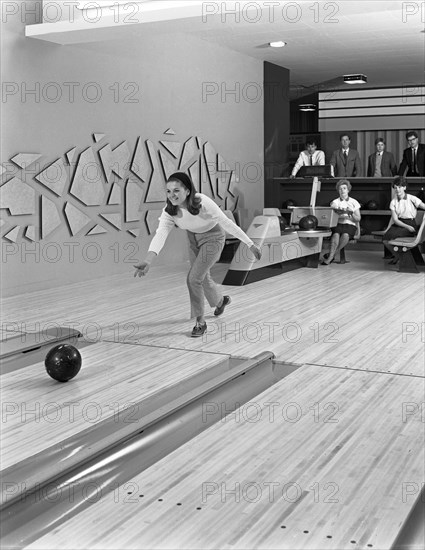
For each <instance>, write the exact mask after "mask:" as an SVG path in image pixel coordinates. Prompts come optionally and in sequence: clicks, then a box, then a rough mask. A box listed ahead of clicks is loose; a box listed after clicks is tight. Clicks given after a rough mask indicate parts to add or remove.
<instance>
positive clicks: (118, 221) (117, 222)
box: [101, 214, 122, 229]
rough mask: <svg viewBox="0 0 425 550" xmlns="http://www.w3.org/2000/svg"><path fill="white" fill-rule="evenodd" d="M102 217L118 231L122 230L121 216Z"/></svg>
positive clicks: (109, 215) (102, 215) (104, 215)
mask: <svg viewBox="0 0 425 550" xmlns="http://www.w3.org/2000/svg"><path fill="white" fill-rule="evenodd" d="M101 217H102V218H103V219H105V220H106V221H108V222H109V223H110V224H112V225H113V226H114V227H116V228H117V229H122V220H121V214H101Z"/></svg>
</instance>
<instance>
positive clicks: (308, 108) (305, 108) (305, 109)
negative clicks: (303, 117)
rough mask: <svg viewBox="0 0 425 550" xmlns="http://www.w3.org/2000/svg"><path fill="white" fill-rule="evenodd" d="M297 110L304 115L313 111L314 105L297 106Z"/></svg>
mask: <svg viewBox="0 0 425 550" xmlns="http://www.w3.org/2000/svg"><path fill="white" fill-rule="evenodd" d="M299 110H300V111H303V112H305V113H307V112H311V111H315V110H316V105H314V103H303V104H302V105H299Z"/></svg>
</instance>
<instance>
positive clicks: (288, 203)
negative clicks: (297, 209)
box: [282, 199, 297, 208]
mask: <svg viewBox="0 0 425 550" xmlns="http://www.w3.org/2000/svg"><path fill="white" fill-rule="evenodd" d="M282 206H283V208H289V207H290V206H297V203H296V202H295V201H293V200H292V199H288V200H287V201H285V202H284V203H283V205H282Z"/></svg>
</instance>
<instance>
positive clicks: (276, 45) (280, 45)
mask: <svg viewBox="0 0 425 550" xmlns="http://www.w3.org/2000/svg"><path fill="white" fill-rule="evenodd" d="M269 46H271V47H272V48H283V47H284V46H286V42H282V40H279V41H278V42H269Z"/></svg>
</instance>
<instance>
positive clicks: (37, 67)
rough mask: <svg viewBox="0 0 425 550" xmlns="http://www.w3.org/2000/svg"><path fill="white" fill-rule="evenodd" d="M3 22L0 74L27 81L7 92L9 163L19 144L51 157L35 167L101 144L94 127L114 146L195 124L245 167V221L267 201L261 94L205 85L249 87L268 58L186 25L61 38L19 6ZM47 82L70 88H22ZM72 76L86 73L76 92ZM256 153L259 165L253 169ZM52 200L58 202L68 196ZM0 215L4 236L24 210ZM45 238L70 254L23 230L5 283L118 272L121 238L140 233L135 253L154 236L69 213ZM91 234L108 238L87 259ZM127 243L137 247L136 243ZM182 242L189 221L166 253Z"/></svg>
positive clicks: (7, 260) (5, 152)
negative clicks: (86, 225)
mask: <svg viewBox="0 0 425 550" xmlns="http://www.w3.org/2000/svg"><path fill="white" fill-rule="evenodd" d="M26 4H27V9H28V5H30V4H35V2H27V3H26ZM35 22H36V20H34V19H33V20H32V21H31V18H30V17H28V18H27V21H26V23H27V24H29V23H35ZM2 34H3V38H2V47H3V59H2V61H3V67H2V78H3V81H4V82H8V83H14V85H15V86H16V85H17V86H18V88H19V93H16V94H14V95H10V96H7V97H6V98H4V99H3V105H2V111H3V122H2V125H3V142H2V151H1V161H2V163H3V164H7V163H8V161H9V159H10V158H11V157H13V156H14V155H16V154H17V153H41V154H42V155H43V158H42V159H41V162H40V164H39V167H38V168H42V167H43V166H44V165H46V166H47V165H49V164H50V163H52V162H53V161H55V160H56V159H58V158H61V157H62V158H64V154H65V153H66V152H67V151H69V150H70V149H72V148H73V147H75V146H76V147H77V152H81V151H83V150H84V149H86V148H87V147H89V146H92V145H95V144H94V142H93V139H92V137H91V135H92V133H93V132H99V133H105V134H107V140H106V141H105V142H104V143H110V144H111V145H112V147H116V146H117V145H119V144H120V143H121V142H123V141H124V140H127V142H128V144H129V147H130V149H131V150H133V149H134V147H135V144H136V141H137V138H138V137H139V136H140V137H141V138H142V140H146V139H150V140H152V141H153V142H154V144H155V145H157V144H158V141H159V140H161V139H164V138H165V136H164V135H163V132H164V131H165V130H166V129H167V128H169V127H172V128H173V129H174V130H175V131H176V134H177V135H176V137H175V139H179V140H180V141H185V140H187V139H188V138H189V137H191V136H195V135H196V136H200V137H202V138H203V140H205V141H209V142H210V143H211V144H212V145H213V146H214V148H215V149H216V150H217V152H218V153H220V154H221V155H222V156H223V157H224V158H225V159H226V160H227V161H228V163H229V164H230V166H231V167H232V168H237V169H238V172H239V176H240V181H239V183H238V185H237V192H238V194H239V195H240V203H239V206H240V207H241V208H242V212H243V214H244V217H243V224H244V225H245V226H246V225H247V224H248V223H249V221H250V219H252V217H253V216H254V214H255V213H256V212H258V211H259V210H260V209H262V207H263V192H264V178H263V174H262V166H263V98H262V97H260V98H258V100H256V101H252V97H250V98H246V97H244V96H243V94H241V95H240V96H239V97H235V96H234V95H232V94H228V95H226V94H225V95H224V96H222V95H221V93H217V94H215V95H211V96H208V97H205V96H204V97H203V93H202V90H203V85H204V84H205V83H206V82H213V83H216V85H218V87H219V89H220V91H222V90H225V89H227V88H229V89H230V88H234V87H235V83H241V84H242V87H243V86H244V85H245V84H246V83H250V82H251V83H252V82H254V83H258V84H259V85H260V86H262V83H263V66H262V62H260V61H258V60H255V59H252V58H249V57H247V56H244V55H241V54H239V53H236V52H233V51H230V50H227V49H224V48H221V47H219V46H217V45H214V44H211V43H208V42H206V41H204V40H201V39H198V38H195V37H191V36H188V35H184V34H178V33H175V34H167V35H153V36H150V37H149V38H144V37H143V36H134V34H132V33H129V37H128V40H126V41H125V42H123V41H114V42H103V43H96V44H90V45H83V44H80V45H72V46H59V45H56V44H52V43H48V42H43V41H39V40H34V39H27V38H25V35H24V22H23V21H22V17H21V13H18V14H17V15H15V16H13V17H9V18H8V20H7V21H6V22H4V23H3V24H2ZM49 82H54V83H57V84H58V85H59V87H60V89H61V90H62V97H61V98H60V100H59V101H57V102H49V101H48V100H46V99H45V97H43V94H42V93H41V94H40V97H39V98H35V97H34V96H33V95H30V94H28V93H27V94H26V95H25V93H24V92H25V89H27V90H30V89H34V87H35V86H36V83H40V89H41V90H43V86H45V85H46V84H47V83H49ZM67 82H76V83H78V86H76V87H75V98H74V100H73V101H71V97H70V92H69V85H68V86H66V84H65V83H67ZM89 82H95V83H97V85H98V87H99V88H100V90H101V91H102V96H101V98H99V100H98V101H96V102H89V101H87V98H85V97H84V96H83V93H82V89H83V87H84V85H86V84H87V83H89ZM114 83H118V89H119V90H120V92H121V94H120V98H119V99H118V100H117V98H116V97H115V98H114V92H113V91H112V90H110V87H111V86H113V85H114ZM127 83H135V84H136V85H137V86H138V90H139V91H138V92H137V94H135V96H134V99H136V100H137V102H133V103H126V102H125V101H124V99H125V97H126V95H127V94H128V91H132V90H134V87H131V88H129V89H128V90H127V92H126V91H125V89H124V86H125V85H126V84H127ZM93 90H94V88H93V89H92V90H91V91H92V92H93ZM50 91H53V88H52V89H51V90H50ZM22 93H24V95H23V96H22ZM102 143H103V142H102ZM251 163H252V165H255V166H258V167H259V169H258V170H251V171H247V170H245V168H244V167H246V166H250V165H251ZM35 173H37V172H35ZM18 175H19V174H18ZM33 176H34V173H31V171H30V170H27V171H26V172H25V173H21V174H20V177H21V178H22V179H23V180H25V182H26V183H27V184H28V185H30V186H34V181H33ZM1 181H2V183H4V182H5V181H7V176H6V177H5V176H4V175H3V177H2V180H1ZM49 197H50V196H49ZM50 198H52V197H50ZM52 200H54V201H56V204H57V205H58V207H60V205H61V199H60V198H53V199H52ZM155 207H157V208H161V207H162V204H157V205H156V206H155V205H152V208H155ZM1 218H2V219H3V220H4V221H5V222H6V223H5V224H4V225H3V226H2V228H1V231H2V236H3V235H4V234H5V232H6V229H5V228H8V229H9V228H10V226H11V224H12V223H15V224H16V221H17V220H16V217H14V218H15V219H13V220H12V219H11V217H10V216H8V214H7V211H6V210H4V209H2V210H1ZM20 218H21V219H20V220H18V221H19V224H20V225H21V226H22V227H24V226H25V224H28V223H30V220H29V219H27V218H26V217H25V216H22V217H20ZM47 241H48V242H53V243H57V244H58V245H59V246H61V247H62V250H63V254H62V257H61V258H60V259H58V260H57V261H56V260H55V261H51V260H49V259H48V258H47V259H46V257H45V256H48V254H43V246H45V245H46V242H44V241H42V242H40V243H38V245H39V247H41V248H39V250H38V255H37V254H35V255H32V254H30V255H28V254H26V252H27V251H29V250H32V249H34V248H35V246H36V245H35V244H34V243H31V242H29V241H26V240H25V239H24V238H21V239H20V242H18V243H17V246H16V247H12V246H10V245H9V244H8V243H7V241H5V240H4V239H2V252H3V257H2V282H3V289H4V290H3V292H4V293H6V294H13V293H22V292H25V291H29V290H33V289H36V288H46V287H49V286H52V285H60V284H64V283H67V282H78V281H80V280H86V279H92V278H94V277H99V276H103V275H107V274H111V273H118V272H123V273H127V274H128V275H129V276H131V275H132V268H131V266H132V264H133V259H132V258H131V259H130V261H128V262H127V263H126V262H125V261H124V258H125V257H126V256H128V253H126V252H125V250H124V248H123V247H124V246H125V245H126V244H127V243H129V242H131V243H136V245H137V250H136V253H133V254H132V256H133V257H136V258H141V257H142V256H143V253H144V251H145V250H146V249H147V247H148V243H149V241H150V237H144V238H139V239H138V240H136V239H134V238H132V237H131V236H130V235H129V234H128V233H126V232H123V231H122V232H119V231H111V232H108V234H106V235H99V236H95V237H94V236H89V237H86V236H78V238H77V239H76V238H75V237H71V236H70V234H69V230H68V228H67V226H66V225H65V224H64V225H63V226H61V227H60V228H58V229H57V230H56V231H55V232H54V233H53V234H52V235H51V236H50V237H49V238H48V239H47ZM75 241H77V245H78V246H76V247H75V249H74V250H75V252H76V253H75V254H74V258H73V261H70V257H69V256H70V255H69V249H70V247H69V245H68V246H64V243H69V242H75ZM89 242H96V243H97V244H98V245H99V246H100V247H101V250H102V254H101V257H100V259H99V260H98V261H96V262H90V261H87V258H84V256H83V254H82V249H83V247H84V246H85V245H87V243H89ZM5 246H7V247H8V248H5ZM111 247H112V248H111ZM114 247H115V248H114ZM116 250H118V251H119V253H118V254H117V253H116ZM130 250H131V251H134V247H133V248H132V249H130ZM5 252H6V254H5ZM186 254H187V251H186V241H185V239H184V238H183V232H181V231H180V230H176V231H175V232H174V234H173V235H172V236H171V237H170V239H169V242H168V243H167V245H166V249H164V251H163V254H162V256H161V257H160V258H159V260H160V261H162V262H166V263H173V262H177V261H184V260H185V259H186V258H187V255H186Z"/></svg>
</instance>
